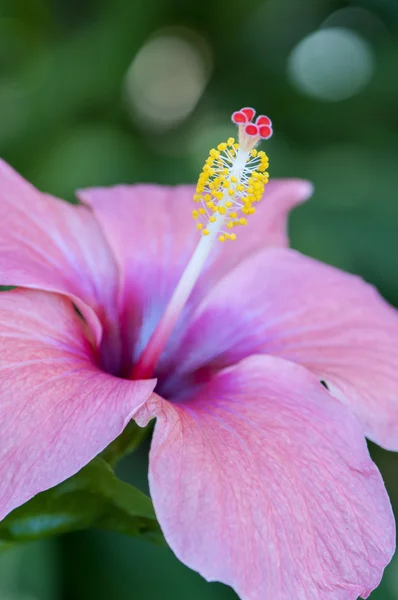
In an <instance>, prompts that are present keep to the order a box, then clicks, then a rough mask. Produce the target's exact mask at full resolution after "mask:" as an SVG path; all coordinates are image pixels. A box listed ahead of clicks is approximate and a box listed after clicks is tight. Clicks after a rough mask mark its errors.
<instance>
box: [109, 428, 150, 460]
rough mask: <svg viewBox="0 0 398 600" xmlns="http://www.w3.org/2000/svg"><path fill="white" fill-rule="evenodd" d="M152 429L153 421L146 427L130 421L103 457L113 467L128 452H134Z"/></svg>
mask: <svg viewBox="0 0 398 600" xmlns="http://www.w3.org/2000/svg"><path fill="white" fill-rule="evenodd" d="M151 431H152V423H150V424H149V425H147V426H146V427H139V426H138V425H137V424H136V423H135V422H134V421H130V422H129V424H128V425H127V427H125V428H124V431H123V432H122V433H121V434H120V435H119V437H117V438H116V439H115V440H114V441H113V442H112V443H111V444H109V446H108V447H107V448H105V450H104V451H103V452H102V453H101V457H102V458H103V459H104V460H105V461H106V462H107V463H108V464H109V465H111V467H115V465H116V464H117V463H118V462H119V461H120V460H121V459H122V458H123V457H124V456H126V455H127V454H130V453H131V452H134V451H135V450H137V448H138V447H139V446H140V444H141V443H142V442H143V441H144V440H145V438H146V437H148V435H149V433H150V432H151Z"/></svg>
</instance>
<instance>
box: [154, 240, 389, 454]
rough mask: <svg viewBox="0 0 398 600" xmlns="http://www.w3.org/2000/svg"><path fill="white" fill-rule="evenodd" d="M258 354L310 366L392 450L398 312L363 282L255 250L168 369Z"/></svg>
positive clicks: (207, 303) (207, 304) (215, 295)
mask: <svg viewBox="0 0 398 600" xmlns="http://www.w3.org/2000/svg"><path fill="white" fill-rule="evenodd" d="M259 352H264V353H266V354H273V355H276V356H281V357H283V358H285V359H288V360H290V361H294V362H297V363H300V364H302V365H304V366H306V367H307V368H308V369H310V370H311V371H312V372H313V373H315V375H316V376H317V377H318V378H319V379H321V380H324V381H325V382H326V383H327V385H328V387H329V389H330V390H331V392H332V393H333V394H334V395H335V396H337V397H338V398H340V399H342V400H343V401H344V402H346V403H347V404H348V405H349V406H350V407H351V409H352V410H353V411H354V413H355V414H356V416H357V417H358V418H359V419H360V421H361V422H362V424H363V426H364V429H365V432H366V435H367V436H368V437H370V438H371V439H373V440H375V441H376V442H377V443H379V444H381V445H382V446H385V447H387V448H391V449H394V450H397V449H398V313H397V311H396V310H395V309H393V308H392V307H390V306H389V305H388V304H387V303H386V302H385V301H384V300H383V299H382V298H381V297H380V295H379V294H378V293H377V291H376V290H375V289H374V288H373V287H372V286H370V285H368V284H367V283H365V282H364V281H363V280H362V279H360V278H358V277H355V276H353V275H349V274H347V273H344V272H342V271H339V270H337V269H335V268H333V267H330V266H328V265H325V264H322V263H320V262H317V261H316V260H313V259H311V258H307V257H305V256H302V255H300V254H298V253H296V252H293V251H291V250H281V249H279V250H278V249H275V250H268V251H267V252H260V253H258V254H257V255H256V256H253V257H251V258H250V259H248V260H247V261H246V262H245V263H242V264H241V265H239V266H238V267H237V268H236V269H235V270H234V271H233V272H231V273H230V274H229V275H227V276H226V277H225V278H224V279H222V280H221V281H220V282H219V283H218V284H217V285H216V286H215V287H214V289H213V291H212V293H210V294H209V295H208V296H207V297H206V299H205V300H204V301H203V303H202V305H201V306H200V307H199V308H198V311H197V313H196V315H195V317H194V319H193V320H192V322H191V325H190V329H189V330H188V331H187V332H186V337H185V339H183V341H182V343H181V347H180V352H179V353H178V354H176V355H175V356H174V359H173V360H174V362H173V364H174V365H176V366H177V367H178V364H179V363H180V364H181V367H180V369H181V368H182V369H183V370H184V371H185V372H187V371H195V370H197V369H200V368H202V367H203V366H204V365H205V364H208V365H209V364H210V365H212V368H213V369H214V368H220V367H222V366H226V365H229V364H234V363H235V362H237V361H238V360H240V359H241V358H243V357H245V356H248V355H250V354H253V353H259ZM182 361H184V362H182ZM173 368H174V367H173V365H172V364H171V363H170V361H169V362H165V363H164V364H163V369H166V370H172V369H173Z"/></svg>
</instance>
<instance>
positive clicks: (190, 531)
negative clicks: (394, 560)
mask: <svg viewBox="0 0 398 600" xmlns="http://www.w3.org/2000/svg"><path fill="white" fill-rule="evenodd" d="M242 115H243V116H242ZM252 118H253V114H251V112H250V110H248V109H246V110H243V111H239V113H235V115H234V120H235V122H237V123H239V128H240V148H239V149H238V148H237V147H236V145H235V144H234V141H233V140H228V142H227V143H226V144H221V145H220V146H219V147H218V149H217V150H213V151H211V153H210V157H209V159H208V161H207V162H206V165H205V167H204V170H203V173H202V175H201V177H200V179H199V184H198V188H197V190H196V192H195V191H194V190H193V189H192V188H191V187H190V186H178V187H161V186H156V185H134V186H117V187H112V188H98V189H89V190H85V191H82V192H80V193H79V198H80V199H81V201H82V202H83V203H82V204H80V205H76V206H73V205H70V204H67V203H65V202H63V201H60V200H57V199H55V198H53V197H51V196H49V195H47V194H43V193H41V192H39V191H37V190H36V189H35V188H34V187H32V186H31V185H30V184H29V183H27V182H26V181H24V180H23V179H22V178H21V177H20V176H19V175H17V174H16V173H15V172H14V171H13V170H12V169H11V168H10V167H9V166H7V165H6V164H5V163H1V166H0V274H1V280H0V283H1V284H3V285H14V286H18V288H17V289H13V290H11V291H6V292H3V293H1V294H0V331H1V334H0V348H1V349H0V360H1V371H0V423H1V445H0V474H1V477H0V517H1V518H2V517H4V516H5V515H6V514H7V513H9V512H10V511H11V510H13V509H14V508H15V507H17V506H19V505H20V504H22V503H24V502H25V501H27V500H28V499H29V498H31V497H32V496H34V495H35V494H37V493H38V492H40V491H43V490H45V489H48V488H49V487H52V486H54V485H56V484H58V483H59V482H61V481H63V480H64V479H66V478H68V477H70V476H71V475H73V474H74V473H76V472H77V471H78V470H79V469H80V468H81V467H83V466H84V465H85V464H86V463H88V462H89V461H90V460H91V459H93V458H94V457H95V456H96V455H97V454H98V453H100V452H101V451H102V450H103V449H104V448H105V447H106V446H107V445H108V444H109V443H110V442H111V441H112V440H114V439H115V438H116V437H117V436H118V435H119V434H120V433H121V432H122V431H123V429H124V427H125V426H126V424H127V423H128V422H129V420H130V419H132V418H134V419H136V421H137V422H138V423H139V424H140V425H145V424H146V423H147V422H148V421H149V420H150V419H152V418H154V417H156V419H157V421H156V426H155V430H154V435H153V440H152V446H151V452H150V472H149V480H150V489H151V495H152V499H153V502H154V506H155V510H156V513H157V517H158V519H159V522H160V524H161V527H162V529H163V532H164V535H165V537H166V540H167V541H168V543H169V544H170V546H171V548H172V549H173V550H174V552H175V554H176V555H177V556H178V557H179V558H180V559H181V560H182V561H183V562H184V563H185V564H187V565H188V566H190V567H191V568H193V569H195V570H197V571H199V572H200V573H201V574H202V575H203V576H204V577H205V578H206V579H208V580H217V581H221V582H224V583H226V584H228V585H231V586H232V587H233V588H234V589H235V590H236V591H237V593H238V594H239V596H240V597H241V598H242V599H243V600H288V599H289V600H290V599H291V598H293V597H294V598H297V599H300V600H329V599H330V598H333V600H354V599H356V598H357V597H358V596H362V597H363V598H366V597H367V596H368V595H369V594H370V592H371V591H372V590H373V589H374V588H375V587H376V586H377V585H378V583H379V581H380V579H381V576H382V572H383V569H384V567H385V565H386V564H387V563H388V562H389V560H390V559H391V556H392V554H393V552H394V539H395V533H394V532H395V528H394V520H393V516H392V511H391V506H390V503H389V500H388V496H387V494H386V491H385V488H384V485H383V482H382V479H381V476H380V474H379V472H378V470H377V468H376V467H375V465H374V464H373V462H372V461H371V459H370V457H369V454H368V451H367V447H366V443H365V439H364V434H366V435H367V436H368V437H370V438H371V439H373V440H375V441H376V442H378V443H379V444H381V445H383V446H384V447H387V448H392V449H397V448H398V394H397V391H398V343H397V340H398V318H397V313H396V312H395V310H394V309H393V308H391V307H390V306H388V305H387V304H386V303H385V302H384V301H383V299H382V298H381V297H380V296H379V295H378V293H377V292H376V291H375V290H374V289H373V288H372V287H371V286H369V285H367V284H366V283H364V282H363V281H362V280H361V279H359V278H357V277H354V276H352V275H348V274H345V273H343V272H340V271H338V270H336V269H334V268H332V267H329V266H327V265H324V264H321V263H319V262H317V261H316V260H313V259H311V258H307V257H305V256H302V255H300V254H298V253H297V252H294V251H293V250H290V249H289V248H288V247H287V246H288V242H287V237H286V218H287V214H288V212H289V210H290V209H291V208H292V207H293V206H295V205H297V204H299V203H300V202H302V201H304V200H305V199H306V198H307V197H308V196H309V195H310V193H311V186H310V184H308V183H307V182H304V181H299V180H280V181H272V182H270V183H269V185H268V186H267V188H266V191H265V192H264V194H263V193H262V192H263V187H264V184H265V183H266V181H267V176H266V173H265V168H266V164H267V161H266V157H265V155H264V154H262V153H256V151H253V146H254V144H255V142H256V141H257V140H258V139H259V138H260V137H263V138H267V137H269V136H270V135H271V133H272V129H271V123H270V121H269V120H267V119H266V118H265V117H260V118H259V119H258V120H257V122H255V123H252ZM193 195H194V197H195V200H197V201H198V204H197V209H195V210H194V218H196V219H197V220H198V223H197V226H198V229H199V230H200V231H201V232H202V233H203V234H204V235H202V236H201V237H200V242H199V245H198V246H197V244H198V242H197V235H199V233H198V232H195V230H194V227H193V225H192V218H191V215H190V214H189V205H190V202H191V199H192V196H193ZM260 196H262V201H261V203H260V204H259V205H258V208H257V213H256V215H255V216H250V215H251V213H252V212H254V206H252V205H253V204H254V203H255V202H256V201H257V200H258V199H259V198H260ZM246 217H247V219H248V220H249V218H250V224H249V226H248V227H244V226H243V225H245V223H246ZM237 225H242V227H240V228H239V229H238V231H239V233H238V239H237V241H236V242H233V241H232V240H234V238H235V237H236V234H235V233H234V231H235V227H236V226H237ZM232 230H233V231H232ZM196 234H197V235H196ZM216 237H219V239H221V241H225V242H226V243H219V242H218V241H216V242H215V243H214V244H213V240H214V239H215V238H216ZM195 247H196V250H195ZM198 248H199V249H198ZM203 265H204V266H203ZM181 282H182V283H181ZM170 299H171V301H170ZM76 307H77V309H78V310H76ZM162 315H163V316H162ZM321 381H324V382H326V384H327V387H328V389H326V388H325V387H324V386H323V385H321V383H320V382H321Z"/></svg>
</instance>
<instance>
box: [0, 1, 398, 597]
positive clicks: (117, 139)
mask: <svg viewBox="0 0 398 600" xmlns="http://www.w3.org/2000/svg"><path fill="white" fill-rule="evenodd" d="M247 105H249V106H251V105H252V106H254V107H256V108H257V109H258V110H259V111H261V112H265V113H266V114H269V115H270V116H271V118H272V119H273V122H274V130H275V135H274V138H273V139H272V141H271V142H269V143H268V144H267V153H268V154H269V156H270V160H271V169H270V171H271V176H273V177H282V176H283V177H285V176H286V177H291V176H299V177H306V178H309V179H311V180H312V181H313V182H314V183H315V186H316V193H315V196H314V198H313V200H312V201H311V202H309V203H308V204H307V205H306V206H303V207H301V208H300V209H298V210H297V211H295V213H294V215H293V216H292V219H291V233H292V243H293V245H294V246H295V247H296V248H298V249H300V250H301V251H303V252H305V253H308V254H310V255H313V256H316V257H318V258H321V259H322V260H325V261H326V262H329V263H332V264H335V265H337V266H339V267H342V268H344V269H347V270H350V271H353V272H356V273H360V274H361V275H363V276H364V277H365V278H366V279H368V280H369V281H371V282H373V283H375V284H376V285H377V286H378V288H379V289H380V291H381V292H382V294H383V295H384V296H385V297H386V298H387V299H388V300H389V301H390V302H392V303H394V304H395V305H397V306H398V236H397V232H398V197H397V189H398V0H358V1H352V2H351V1H343V0H335V1H332V0H251V2H250V3H247V2H245V1H244V0H218V1H217V0H216V2H214V1H211V0H202V1H199V0H192V1H189V0H188V1H187V0H146V1H143V0H85V1H84V0H0V154H1V156H2V157H3V158H5V159H6V160H8V161H9V162H10V163H11V164H12V165H13V166H14V167H15V168H17V169H18V170H19V171H20V172H21V173H22V174H23V175H24V176H25V177H27V178H28V179H30V180H31V181H32V182H33V183H35V184H36V185H37V186H38V187H40V188H41V189H43V190H45V191H48V192H52V193H53V194H56V195H59V196H61V197H64V198H67V199H69V200H71V199H72V198H73V191H74V189H75V188H77V187H82V186H89V185H107V184H113V183H120V182H137V181H152V182H157V183H181V182H193V181H195V180H196V177H197V174H198V172H199V169H200V168H201V166H202V163H203V161H204V159H205V157H206V153H207V151H208V149H209V148H210V147H211V146H212V145H213V144H215V143H217V142H220V141H223V140H224V139H225V138H226V137H228V136H229V135H231V134H232V135H233V134H234V131H233V126H232V124H231V123H230V114H231V112H232V111H233V110H236V109H239V108H240V107H241V106H247ZM371 450H372V453H373V455H374V457H375V460H376V461H377V462H378V464H379V466H380V468H381V470H382V472H383V475H384V478H385V481H386V485H387V488H388V490H389V493H390V495H391V498H392V502H393V504H394V506H395V508H396V509H397V512H398V480H397V477H396V474H397V472H398V458H397V457H396V456H395V455H393V454H392V453H387V452H383V451H381V450H380V449H377V448H374V447H372V449H371ZM146 455H147V448H142V449H141V450H140V451H139V452H138V453H137V454H136V455H134V456H133V457H130V458H129V459H128V460H127V461H125V462H124V463H122V465H121V471H120V475H121V476H123V477H125V478H126V479H127V480H129V481H131V482H132V483H135V484H136V485H138V486H140V487H141V488H142V489H143V490H146V468H147V466H146ZM109 598H114V599H115V600H127V599H129V600H132V599H134V600H140V599H143V600H147V599H148V600H158V599H159V600H160V599H162V600H174V599H175V600H183V599H184V600H186V599H189V600H196V599H198V600H199V599H202V598H206V599H209V600H222V599H225V600H228V599H230V600H232V599H233V598H236V596H235V595H234V594H233V592H231V591H230V590H229V589H227V588H226V587H224V586H222V585H218V584H208V583H206V582H204V581H203V580H201V578H200V577H199V576H198V575H196V574H195V573H192V572H190V571H189V570H188V569H186V568H185V567H184V566H183V565H181V564H179V563H178V561H177V560H176V559H175V558H174V557H173V555H172V554H171V552H170V551H168V550H166V549H163V548H157V547H152V546H150V545H147V544H146V543H145V542H142V541H139V540H133V539H129V538H127V537H123V536H121V535H116V534H110V533H107V534H105V533H101V532H90V533H79V534H73V535H72V534H71V535H66V536H63V537H61V538H59V539H54V540H48V541H44V542H40V543H34V544H30V545H26V546H20V547H14V548H13V549H11V550H10V551H8V552H5V553H3V554H1V555H0V600H75V599H76V600H83V599H84V600H94V599H95V600H102V599H104V600H105V599H109ZM371 598H372V600H392V599H397V598H398V558H397V560H396V562H395V563H394V562H393V563H392V565H391V566H390V567H389V568H388V569H387V571H386V573H385V577H384V579H383V582H382V584H381V586H380V588H379V590H377V591H376V592H374V594H372V596H371Z"/></svg>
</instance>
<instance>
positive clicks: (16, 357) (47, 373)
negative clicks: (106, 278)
mask: <svg viewBox="0 0 398 600" xmlns="http://www.w3.org/2000/svg"><path fill="white" fill-rule="evenodd" d="M83 327H84V324H83V321H82V320H81V319H80V318H79V317H78V316H77V314H76V311H75V310H74V308H73V305H72V303H71V302H70V301H69V300H68V299H66V298H63V297H62V296H58V295H56V294H48V293H46V292H38V291H33V290H14V291H10V292H3V293H1V294H0V421H1V440H0V518H3V517H4V516H5V515H6V514H7V513H8V512H10V511H11V510H12V509H14V508H15V507H17V506H19V505H20V504H23V503H24V502H25V501H27V500H28V499H29V498H31V497H32V496H34V495H35V494H37V493H38V492H41V491H43V490H45V489H47V488H50V487H52V486H54V485H56V484H57V483H59V482H60V481H63V480H64V479H66V478H68V477H70V476H71V475H73V474H74V473H76V472H77V471H78V470H79V469H81V468H82V467H83V466H84V465H85V464H86V463H88V462H89V461H90V460H91V459H92V458H94V457H95V456H96V455H97V454H98V453H99V452H101V451H102V450H103V449H104V448H105V447H106V446H107V445H108V444H109V443H110V442H111V441H112V440H114V439H115V438H116V437H117V436H118V435H119V434H120V433H121V432H122V431H123V429H124V427H125V426H126V424H127V423H128V421H129V420H130V419H131V417H132V416H133V415H134V413H135V411H136V410H137V409H138V408H139V407H140V406H142V405H143V404H144V403H145V401H146V400H147V398H148V396H149V395H150V394H151V392H152V390H153V388H154V384H155V382H154V380H148V381H127V380H123V379H117V378H116V377H112V376H110V375H107V374H105V373H102V372H101V371H100V370H99V369H98V367H97V366H96V362H95V356H94V353H93V350H92V347H91V346H90V345H89V343H88V341H87V339H86V337H85V335H84V330H83Z"/></svg>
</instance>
